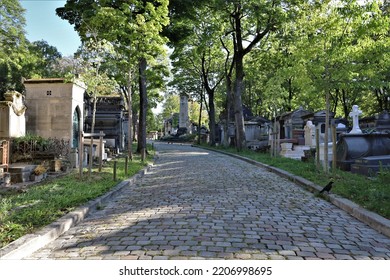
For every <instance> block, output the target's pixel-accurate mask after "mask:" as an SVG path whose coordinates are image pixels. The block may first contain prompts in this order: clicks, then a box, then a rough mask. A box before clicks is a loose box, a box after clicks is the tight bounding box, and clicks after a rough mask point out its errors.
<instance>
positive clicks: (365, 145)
mask: <svg viewBox="0 0 390 280" xmlns="http://www.w3.org/2000/svg"><path fill="white" fill-rule="evenodd" d="M360 114H361V111H360V110H359V109H358V108H357V107H354V109H353V110H352V112H351V117H354V116H359V115H360ZM356 122H358V120H354V129H352V131H351V133H348V134H343V135H340V140H339V141H338V143H337V166H338V167H339V168H340V169H342V170H346V171H352V172H354V173H360V174H364V175H375V174H376V173H377V172H378V171H380V169H381V168H390V133H389V130H388V128H390V118H389V116H388V113H387V112H383V113H382V114H380V115H379V116H378V117H377V121H376V126H377V127H378V129H377V131H376V132H372V133H366V134H365V133H361V130H360V127H359V124H358V123H356Z"/></svg>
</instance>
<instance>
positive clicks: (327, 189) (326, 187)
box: [320, 181, 333, 193]
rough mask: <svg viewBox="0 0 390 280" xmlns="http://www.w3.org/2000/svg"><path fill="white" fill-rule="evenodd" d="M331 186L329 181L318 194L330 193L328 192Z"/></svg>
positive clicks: (331, 182)
mask: <svg viewBox="0 0 390 280" xmlns="http://www.w3.org/2000/svg"><path fill="white" fill-rule="evenodd" d="M332 184H333V181H330V182H329V183H328V184H327V185H326V186H325V187H324V188H323V189H322V190H321V191H320V193H323V192H328V193H329V192H330V190H331V189H332V187H333V186H332Z"/></svg>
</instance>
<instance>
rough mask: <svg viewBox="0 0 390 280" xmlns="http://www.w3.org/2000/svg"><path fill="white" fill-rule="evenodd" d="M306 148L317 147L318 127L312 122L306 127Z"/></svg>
mask: <svg viewBox="0 0 390 280" xmlns="http://www.w3.org/2000/svg"><path fill="white" fill-rule="evenodd" d="M304 129H305V146H309V147H315V145H316V126H315V125H314V124H313V122H312V121H307V123H306V125H305V128H304Z"/></svg>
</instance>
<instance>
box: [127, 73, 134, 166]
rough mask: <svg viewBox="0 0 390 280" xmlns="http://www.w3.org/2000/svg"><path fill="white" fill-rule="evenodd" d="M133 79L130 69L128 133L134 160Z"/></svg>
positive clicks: (129, 145)
mask: <svg viewBox="0 0 390 280" xmlns="http://www.w3.org/2000/svg"><path fill="white" fill-rule="evenodd" d="M131 80H132V71H131V69H130V70H129V76H128V81H127V82H128V84H127V93H128V98H127V100H128V114H129V120H128V121H129V124H128V130H129V131H128V135H127V149H128V154H129V158H130V160H133V108H132V106H133V101H132V96H131V95H132V89H131Z"/></svg>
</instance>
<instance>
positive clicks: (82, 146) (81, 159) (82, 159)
mask: <svg viewBox="0 0 390 280" xmlns="http://www.w3.org/2000/svg"><path fill="white" fill-rule="evenodd" d="M83 162H84V131H81V133H80V144H79V176H80V179H81V178H82V177H83Z"/></svg>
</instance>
